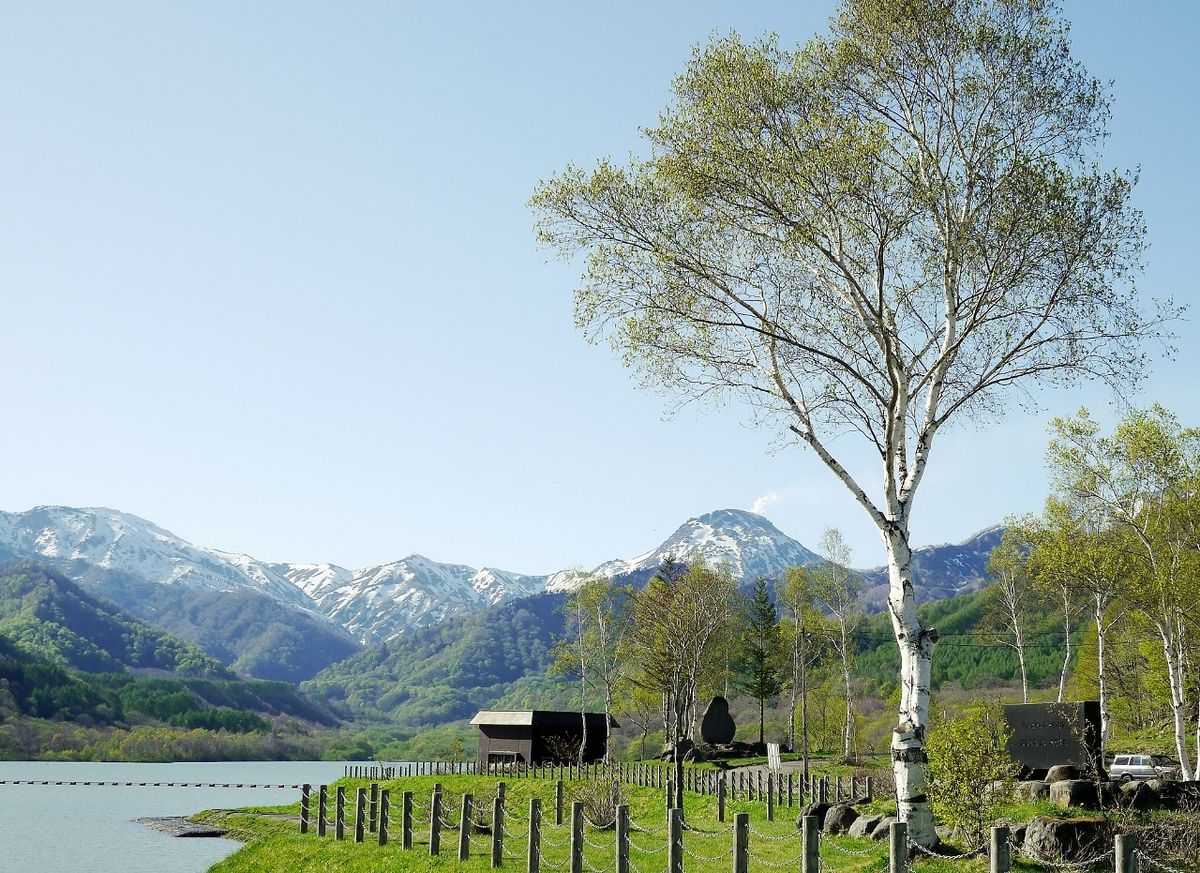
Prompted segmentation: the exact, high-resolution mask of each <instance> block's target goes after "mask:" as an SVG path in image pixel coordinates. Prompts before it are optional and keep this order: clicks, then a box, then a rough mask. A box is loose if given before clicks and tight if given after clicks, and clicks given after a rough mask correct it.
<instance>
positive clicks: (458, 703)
mask: <svg viewBox="0 0 1200 873" xmlns="http://www.w3.org/2000/svg"><path fill="white" fill-rule="evenodd" d="M564 600H565V597H564V595H559V594H541V595H537V596H535V597H529V598H526V599H524V600H518V601H515V602H512V603H506V604H502V605H500V606H496V607H493V608H491V609H488V610H485V611H484V612H481V613H476V614H474V615H471V616H468V617H467V618H465V619H463V620H461V621H454V622H444V623H442V624H439V625H435V626H433V627H429V628H422V629H420V630H416V631H413V632H412V633H409V634H405V635H404V636H402V637H398V638H397V639H394V640H391V641H389V642H386V643H382V644H380V645H377V646H372V647H370V648H368V649H367V650H365V651H363V652H361V653H360V654H358V655H355V656H353V657H351V658H349V659H347V660H345V661H343V662H341V663H340V664H335V665H333V666H332V667H329V668H327V669H326V670H324V671H322V672H321V673H320V674H319V675H318V676H317V677H316V678H315V679H313V680H311V681H310V682H306V683H304V684H303V685H302V686H301V687H302V688H303V689H304V690H305V691H307V692H311V693H313V694H314V695H317V696H319V697H321V698H323V699H325V700H327V701H329V702H330V703H331V704H332V705H334V706H337V707H339V708H342V709H344V710H345V711H346V712H347V713H349V714H351V715H353V716H356V717H360V718H367V719H386V720H388V721H391V722H393V723H394V724H395V725H396V726H398V727H400V728H404V729H408V730H416V729H421V728H427V727H433V726H436V725H441V724H446V723H448V722H454V721H460V720H463V721H465V720H467V719H469V718H470V717H471V716H472V715H474V714H475V711H476V710H478V709H480V708H482V707H484V706H490V705H494V704H495V703H496V702H497V701H499V700H501V699H504V700H505V701H508V702H512V701H514V700H516V699H518V696H519V695H521V694H522V689H525V693H527V694H529V698H528V701H527V702H528V703H538V704H539V705H545V704H544V703H543V702H542V701H541V700H539V699H538V698H537V696H536V695H535V694H534V693H532V692H533V689H536V688H539V687H541V686H543V685H547V684H549V685H551V686H553V685H554V684H555V683H554V682H553V680H550V681H549V682H546V681H545V680H543V679H542V677H543V676H544V674H545V672H546V670H547V669H548V668H549V666H550V662H551V660H552V654H551V653H552V649H553V647H554V640H555V638H557V637H559V636H561V635H562V628H563V621H562V615H561V607H562V604H563V602H564Z"/></svg>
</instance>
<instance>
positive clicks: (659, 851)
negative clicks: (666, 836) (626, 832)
mask: <svg viewBox="0 0 1200 873" xmlns="http://www.w3.org/2000/svg"><path fill="white" fill-rule="evenodd" d="M669 847H670V844H669V843H663V844H662V846H661V847H660V848H658V849H645V848H643V847H641V846H639V845H638V844H637V843H635V842H634V841H633V840H630V841H629V848H630V849H632V850H633V851H635V852H638V853H639V854H642V855H661V854H662V853H663V852H665V851H666V850H667V849H668V848H669Z"/></svg>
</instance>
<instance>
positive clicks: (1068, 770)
mask: <svg viewBox="0 0 1200 873" xmlns="http://www.w3.org/2000/svg"><path fill="white" fill-rule="evenodd" d="M1082 776H1083V774H1082V773H1080V772H1079V768H1078V767H1076V766H1075V765H1074V764H1058V765H1056V766H1054V767H1051V768H1050V769H1049V770H1047V771H1046V781H1047V782H1064V781H1066V780H1068V779H1079V778H1081V777H1082Z"/></svg>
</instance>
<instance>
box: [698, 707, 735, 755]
mask: <svg viewBox="0 0 1200 873" xmlns="http://www.w3.org/2000/svg"><path fill="white" fill-rule="evenodd" d="M736 733H737V724H736V723H735V722H734V720H733V716H731V715H730V714H729V701H728V700H726V699H725V698H724V697H721V696H720V695H717V696H716V697H714V698H713V699H712V700H710V701H709V702H708V706H707V707H706V708H705V710H704V717H703V718H702V719H701V720H700V739H701V740H703V741H704V742H706V743H708V744H709V745H710V746H728V745H729V744H730V743H732V742H733V737H734V734H736Z"/></svg>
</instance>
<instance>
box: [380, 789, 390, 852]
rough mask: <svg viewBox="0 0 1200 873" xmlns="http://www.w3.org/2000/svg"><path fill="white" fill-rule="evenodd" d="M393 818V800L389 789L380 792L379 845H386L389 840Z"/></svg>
mask: <svg viewBox="0 0 1200 873" xmlns="http://www.w3.org/2000/svg"><path fill="white" fill-rule="evenodd" d="M390 820H391V800H390V792H389V791H388V789H386V788H385V789H383V790H382V791H380V792H379V845H381V846H386V845H387V841H388V824H389V823H390Z"/></svg>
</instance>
